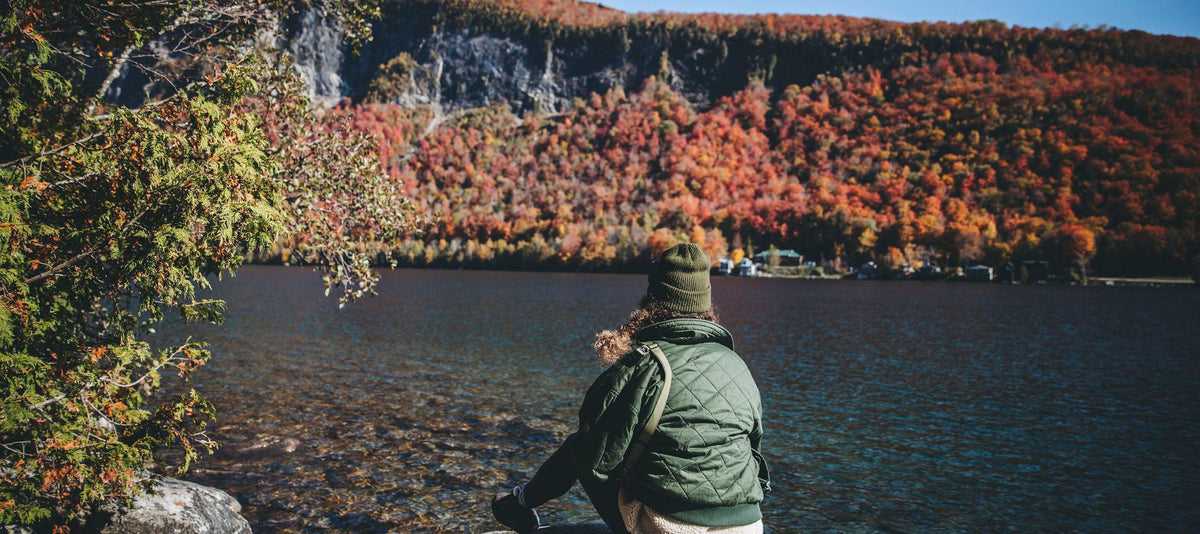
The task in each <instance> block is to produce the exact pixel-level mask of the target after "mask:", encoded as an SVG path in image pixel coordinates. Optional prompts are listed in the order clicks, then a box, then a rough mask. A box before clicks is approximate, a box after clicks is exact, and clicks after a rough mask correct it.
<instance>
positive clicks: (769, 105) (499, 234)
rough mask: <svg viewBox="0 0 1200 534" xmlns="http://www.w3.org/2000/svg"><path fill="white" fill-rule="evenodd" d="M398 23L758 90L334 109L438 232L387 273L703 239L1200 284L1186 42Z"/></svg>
mask: <svg viewBox="0 0 1200 534" xmlns="http://www.w3.org/2000/svg"><path fill="white" fill-rule="evenodd" d="M387 9H425V10H430V12H431V13H433V15H431V17H432V19H431V20H432V23H433V24H443V25H447V26H449V27H460V28H469V29H471V30H472V31H476V32H491V33H497V34H504V35H510V36H512V37H513V38H519V39H538V38H541V39H553V40H557V42H559V43H561V42H563V41H566V42H568V43H569V42H570V41H571V40H581V41H589V40H592V41H594V40H597V39H602V40H608V41H610V42H612V43H613V44H614V45H615V46H616V48H615V49H614V50H616V51H618V52H619V51H621V50H628V49H629V47H630V46H640V43H644V42H646V41H652V42H654V43H656V46H662V47H664V48H668V49H671V50H684V49H694V48H697V47H705V48H706V49H716V50H719V51H720V52H719V53H718V54H716V55H714V56H713V57H712V58H710V59H708V60H711V61H722V62H728V63H730V64H735V63H736V64H737V65H739V67H738V68H740V69H743V70H744V71H745V72H746V79H749V80H750V81H749V82H748V83H747V84H746V86H745V88H744V89H741V90H738V91H736V92H732V93H731V94H729V96H726V97H722V98H720V99H718V100H717V101H716V102H714V103H713V105H712V106H711V107H709V108H707V109H697V107H696V106H694V105H693V104H691V103H689V102H688V101H687V100H685V99H684V98H682V97H681V96H680V94H679V92H678V91H677V90H675V89H673V88H672V86H671V79H670V72H669V69H664V73H663V77H661V78H650V79H648V80H646V81H645V82H644V85H643V86H642V87H631V88H628V89H627V90H625V89H621V88H615V89H612V90H610V91H608V92H607V93H606V94H595V95H592V96H591V97H590V98H588V99H577V100H576V101H575V103H574V105H573V106H572V107H571V108H570V109H569V110H566V111H565V112H563V113H561V114H558V115H555V116H539V115H536V114H528V115H525V116H515V115H513V114H512V113H511V112H510V111H509V110H508V108H507V107H503V106H498V107H492V108H485V109H478V110H474V111H471V112H467V113H463V114H459V115H456V116H454V117H453V119H452V120H449V121H447V122H445V123H442V124H441V125H439V126H438V127H437V128H435V129H433V130H432V132H431V133H428V134H426V128H427V126H428V125H429V121H431V120H433V117H434V114H433V112H431V111H430V110H427V109H404V108H400V107H398V106H395V105H388V104H379V103H371V102H361V103H356V104H353V105H348V106H345V107H343V108H341V109H339V110H337V111H336V113H341V114H350V115H352V116H353V122H354V124H355V125H356V127H357V128H359V129H360V130H361V131H364V132H369V133H372V134H375V135H377V137H378V139H379V140H380V153H381V156H382V157H383V159H384V164H385V167H386V168H387V172H389V173H390V175H391V176H392V177H393V178H395V179H397V180H403V181H404V183H405V186H406V188H407V190H408V194H409V195H411V196H412V198H413V199H414V200H415V201H416V202H417V203H418V205H419V209H420V210H421V211H422V212H424V213H429V214H432V215H433V226H432V227H431V228H430V230H429V232H428V233H427V234H425V235H422V236H414V237H411V238H409V239H408V240H407V241H405V242H403V243H400V244H395V245H388V246H387V247H388V248H392V249H394V250H395V252H397V253H398V256H399V258H400V260H401V262H402V263H406V264H412V265H447V266H458V265H465V266H480V267H524V268H555V269H584V270H611V269H623V268H630V267H634V266H637V265H640V264H642V263H644V262H646V261H647V259H648V258H649V257H650V256H651V254H652V253H653V252H654V251H656V250H658V249H662V248H664V247H666V246H669V245H670V244H671V243H674V242H677V241H692V242H697V243H701V244H702V245H703V246H704V247H705V249H706V250H708V252H709V253H710V255H712V256H714V257H716V256H720V255H724V254H726V253H727V252H728V251H729V250H731V249H733V248H736V247H741V248H751V247H752V248H758V249H764V248H766V247H767V246H768V245H774V246H776V247H779V248H792V249H795V250H797V251H799V252H801V253H802V254H804V255H805V256H806V257H808V258H810V259H814V260H819V259H823V260H825V261H829V262H835V263H837V262H842V263H849V264H858V263H860V262H863V261H867V260H874V261H876V262H877V263H879V264H880V265H881V267H882V268H883V269H900V268H902V267H903V266H904V265H906V264H907V265H909V266H917V265H919V264H920V263H922V262H924V261H933V262H936V263H940V264H943V265H963V264H968V263H986V264H991V265H998V264H1000V263H1002V262H1005V261H1011V260H1023V259H1038V260H1047V261H1049V262H1050V263H1051V265H1052V266H1053V267H1052V268H1054V269H1055V270H1058V271H1059V272H1061V273H1067V272H1069V271H1072V270H1078V269H1079V268H1081V267H1082V266H1084V265H1087V266H1089V268H1090V270H1092V271H1094V272H1097V273H1102V274H1113V275H1126V276H1130V275H1145V274H1184V273H1191V272H1194V271H1195V270H1196V269H1200V242H1198V234H1197V222H1198V221H1200V142H1197V141H1198V140H1197V134H1198V133H1200V122H1198V119H1200V107H1198V102H1197V96H1198V95H1197V91H1198V88H1200V65H1198V64H1200V41H1198V40H1196V39H1190V38H1175V37H1162V36H1153V35H1149V34H1145V33H1142V32H1119V31H1116V30H1111V29H1108V30H1079V29H1072V30H1038V29H1025V28H1007V27H1005V26H1004V25H1003V24H1001V23H997V22H978V23H968V24H945V23H939V24H924V23H922V24H899V23H892V22H885V21H878V20H871V19H857V18H848V17H830V16H824V17H817V16H811V17H810V16H773V15H769V16H732V15H662V14H657V15H627V14H624V13H621V12H618V11H614V10H610V9H606V8H602V7H599V6H596V5H592V4H587V3H577V2H567V1H558V0H553V1H548V0H537V1H523V2H521V1H507V0H505V1H499V2H482V1H471V0H442V1H435V0H405V1H397V2H392V3H390V4H389V7H388V8H387ZM401 63H403V62H401ZM399 68H401V69H404V68H412V67H411V66H408V67H405V66H403V65H401V67H399ZM389 75H390V76H393V77H395V76H397V73H395V72H392V73H390V74H389ZM402 75H403V73H400V77H401V78H402V77H403V76H402ZM379 82H380V83H377V84H376V87H375V89H376V91H383V92H386V91H387V90H388V89H389V88H388V87H386V85H387V80H386V79H381V80H379ZM392 89H395V88H392Z"/></svg>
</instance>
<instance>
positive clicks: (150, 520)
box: [99, 477, 250, 534]
mask: <svg viewBox="0 0 1200 534" xmlns="http://www.w3.org/2000/svg"><path fill="white" fill-rule="evenodd" d="M241 511H242V505H241V504H239V503H238V502H237V499H234V498H233V497H231V496H230V495H229V494H228V493H225V492H224V491H221V490H219V489H216V488H210V487H208V486H201V485H200V484H195V483H192V482H185V481H183V480H178V479H174V478H166V477H164V478H162V479H160V480H159V481H158V482H157V483H156V484H155V485H154V487H153V489H151V491H150V492H148V493H146V494H144V495H142V496H140V497H138V498H136V499H134V501H133V503H132V504H131V505H130V506H128V507H120V508H116V507H112V508H107V509H105V510H104V512H106V513H107V514H111V518H110V519H109V520H108V522H107V524H106V525H105V526H104V527H103V528H102V529H100V530H99V531H100V532H101V533H102V534H142V533H145V534H159V533H162V532H173V533H182V534H218V533H219V534H243V533H245V534H249V532H250V523H248V522H247V521H246V519H245V518H243V517H242V516H240V515H238V514H239V513H240V512H241Z"/></svg>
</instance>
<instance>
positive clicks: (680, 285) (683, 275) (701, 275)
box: [646, 243, 712, 313]
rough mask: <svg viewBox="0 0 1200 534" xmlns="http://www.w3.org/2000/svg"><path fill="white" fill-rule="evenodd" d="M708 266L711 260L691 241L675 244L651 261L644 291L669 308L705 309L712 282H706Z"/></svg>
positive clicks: (695, 311)
mask: <svg viewBox="0 0 1200 534" xmlns="http://www.w3.org/2000/svg"><path fill="white" fill-rule="evenodd" d="M711 267H712V262H710V261H709V260H708V256H706V255H705V254H704V251H703V250H700V247H698V246H696V245H693V244H691V243H681V244H678V245H675V246H673V247H671V248H669V249H667V250H666V251H664V252H663V253H662V256H659V257H658V261H657V262H655V263H654V269H653V270H652V271H650V287H648V288H646V294H647V295H649V296H650V298H652V299H653V300H655V301H657V302H659V303H661V304H662V305H664V306H666V307H667V309H670V310H674V311H677V312H681V313H701V312H706V311H708V310H710V309H712V284H710V283H709V281H708V270H709V269H710V268H711Z"/></svg>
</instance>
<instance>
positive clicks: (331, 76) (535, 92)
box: [285, 9, 748, 113]
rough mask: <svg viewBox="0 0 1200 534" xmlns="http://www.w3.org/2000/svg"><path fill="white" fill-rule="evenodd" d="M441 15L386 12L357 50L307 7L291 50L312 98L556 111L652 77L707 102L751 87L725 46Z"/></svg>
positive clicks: (296, 23) (294, 25)
mask: <svg viewBox="0 0 1200 534" xmlns="http://www.w3.org/2000/svg"><path fill="white" fill-rule="evenodd" d="M437 20H439V16H438V13H436V12H434V11H432V10H428V9H423V10H414V9H410V10H407V11H399V10H396V9H392V10H386V9H385V11H384V13H383V17H382V18H381V20H379V21H378V22H376V24H375V27H374V34H375V37H374V39H373V40H372V41H371V42H369V43H366V44H365V45H364V46H363V47H362V49H361V50H359V51H358V53H351V52H349V51H347V50H346V47H345V45H344V44H343V43H341V35H342V34H341V32H340V30H339V28H338V26H337V24H336V23H334V22H331V21H329V20H327V19H325V18H324V17H322V16H321V15H320V14H319V13H315V12H311V11H310V12H305V13H302V14H300V15H298V16H296V17H294V18H293V20H292V21H290V22H289V27H288V31H287V32H286V35H287V37H286V45H285V46H286V48H287V49H288V50H290V51H291V52H292V54H293V56H294V58H295V61H296V64H297V68H298V69H299V71H300V73H301V74H302V75H303V76H304V78H305V79H306V80H308V81H309V83H310V86H311V88H312V96H313V97H314V98H315V99H317V100H320V101H325V102H332V101H336V100H338V99H340V98H343V97H349V98H351V99H353V100H361V99H369V100H384V101H390V102H396V103H401V104H406V105H422V104H425V105H434V106H439V107H440V108H442V109H446V110H455V109H464V108H474V107H480V106H488V105H494V104H501V103H505V104H507V105H508V106H510V107H511V108H512V109H513V111H515V112H522V111H531V110H537V111H541V112H548V113H553V112H555V111H558V110H561V109H563V108H565V107H566V106H569V105H570V104H571V102H572V100H573V99H575V98H577V97H578V98H586V97H588V96H589V95H590V94H591V93H593V92H597V93H603V92H605V91H607V90H608V89H610V88H613V87H623V88H629V89H636V88H638V87H640V85H641V83H642V81H643V80H645V79H646V78H647V77H649V76H659V77H660V78H663V79H666V80H668V81H669V82H670V83H671V85H672V87H673V88H674V89H675V90H676V91H678V92H679V93H680V94H682V95H684V96H685V97H687V98H688V99H689V100H692V101H693V102H695V103H698V104H701V105H703V104H705V103H707V102H709V101H711V99H712V98H713V97H714V96H719V95H720V94H726V93H730V92H732V91H734V90H737V89H740V88H742V87H744V86H745V83H746V82H747V80H748V77H747V76H748V75H747V72H746V67H747V65H746V62H744V61H741V62H739V61H730V62H723V60H724V59H725V58H724V57H720V56H721V54H719V53H718V51H716V50H711V49H706V48H702V47H690V48H682V49H681V48H680V47H679V46H678V44H677V43H675V46H672V43H670V42H664V43H661V44H658V43H656V42H653V41H644V42H638V41H632V42H631V41H630V40H629V39H621V40H620V42H610V41H611V40H612V39H609V38H606V37H603V36H598V37H594V38H586V37H574V38H571V39H569V40H568V39H557V40H555V39H550V38H538V37H532V38H531V37H522V36H516V35H506V34H503V33H499V32H479V31H473V30H471V29H464V28H453V27H447V28H440V27H439V26H438V24H436V23H435V21H437ZM402 54H404V55H407V57H408V58H411V60H412V62H411V63H409V64H408V65H407V66H406V67H404V68H402V69H400V70H402V71H403V73H402V74H405V76H400V77H399V78H398V79H397V80H394V82H395V83H398V84H399V85H400V86H401V87H392V89H393V90H392V91H389V92H388V94H387V95H386V96H385V97H381V96H380V94H379V93H378V92H372V84H376V85H379V84H380V83H381V81H380V77H381V74H384V73H385V72H386V71H388V70H389V69H388V68H387V67H388V64H389V62H393V61H394V60H395V59H396V58H397V57H400V56H401V55H402Z"/></svg>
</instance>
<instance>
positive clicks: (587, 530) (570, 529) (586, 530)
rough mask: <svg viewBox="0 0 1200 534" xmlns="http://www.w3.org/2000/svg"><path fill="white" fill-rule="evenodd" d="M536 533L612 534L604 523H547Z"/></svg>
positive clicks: (503, 532)
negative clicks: (547, 524)
mask: <svg viewBox="0 0 1200 534" xmlns="http://www.w3.org/2000/svg"><path fill="white" fill-rule="evenodd" d="M537 532H538V534H612V530H609V528H608V525H605V524H604V523H599V522H596V523H579V524H576V525H571V524H566V525H549V526H543V527H540V528H538V529H537ZM484 534H515V533H514V532H513V531H511V530H494V531H492V532H485V533H484Z"/></svg>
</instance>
